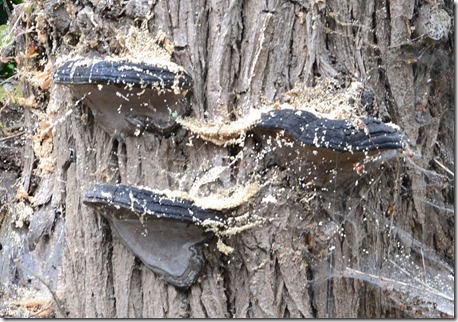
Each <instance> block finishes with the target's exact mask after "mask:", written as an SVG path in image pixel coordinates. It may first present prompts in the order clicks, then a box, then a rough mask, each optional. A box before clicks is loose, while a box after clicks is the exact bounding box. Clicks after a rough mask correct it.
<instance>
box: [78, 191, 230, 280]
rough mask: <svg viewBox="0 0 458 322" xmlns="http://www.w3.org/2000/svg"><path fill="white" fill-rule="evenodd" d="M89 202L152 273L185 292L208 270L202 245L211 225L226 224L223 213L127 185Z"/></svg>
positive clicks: (87, 196) (86, 200) (87, 198)
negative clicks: (207, 227)
mask: <svg viewBox="0 0 458 322" xmlns="http://www.w3.org/2000/svg"><path fill="white" fill-rule="evenodd" d="M83 203H84V204H85V205H87V206H90V207H92V208H94V209H96V210H97V212H98V213H100V214H101V215H103V216H104V217H105V218H106V219H107V220H108V221H109V222H110V225H111V227H112V229H113V230H114V231H116V233H117V235H118V236H119V237H120V240H121V241H122V243H123V244H124V245H125V246H126V247H127V248H128V249H129V250H131V251H132V252H133V253H134V254H135V256H137V257H138V258H139V259H140V260H141V261H142V262H143V263H144V264H145V265H146V266H147V267H148V268H150V269H151V270H152V271H154V272H155V273H157V274H158V275H159V276H161V278H163V279H164V280H166V281H167V282H169V283H171V284H173V285H175V286H177V287H181V288H187V287H189V286H191V285H192V284H193V283H194V282H195V281H196V279H197V278H198V276H199V275H200V273H201V271H202V267H203V264H204V257H203V255H202V249H201V244H202V243H203V242H204V241H205V240H206V239H208V238H209V234H208V233H206V231H205V226H208V225H212V224H214V225H224V219H223V217H222V214H221V213H220V212H218V211H213V210H206V209H202V208H200V207H197V206H195V205H194V204H193V203H192V202H190V201H188V200H185V199H182V198H172V197H167V196H166V195H165V194H163V193H160V192H155V191H152V190H149V189H146V188H140V187H134V186H129V185H122V184H97V185H95V186H93V187H91V188H90V189H89V190H88V191H87V192H86V194H85V196H84V199H83Z"/></svg>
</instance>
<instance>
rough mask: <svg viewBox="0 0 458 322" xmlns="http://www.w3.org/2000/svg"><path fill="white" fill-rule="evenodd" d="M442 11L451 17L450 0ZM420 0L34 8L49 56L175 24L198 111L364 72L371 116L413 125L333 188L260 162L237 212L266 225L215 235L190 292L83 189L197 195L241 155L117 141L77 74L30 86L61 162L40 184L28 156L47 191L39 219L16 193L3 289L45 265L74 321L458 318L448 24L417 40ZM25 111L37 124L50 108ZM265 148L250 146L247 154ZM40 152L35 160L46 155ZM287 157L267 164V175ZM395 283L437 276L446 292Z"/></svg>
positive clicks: (41, 194) (6, 228) (224, 183)
mask: <svg viewBox="0 0 458 322" xmlns="http://www.w3.org/2000/svg"><path fill="white" fill-rule="evenodd" d="M438 6H439V7H438V8H439V9H440V10H443V12H445V14H447V15H449V16H452V11H453V8H452V3H451V2H450V1H445V5H442V6H440V5H438ZM424 10H432V9H430V8H429V7H428V4H426V2H425V3H423V2H416V1H400V0H399V1H383V0H367V1H352V0H348V1H315V2H310V1H309V2H305V1H267V2H262V1H261V2H260V1H239V0H234V1H216V0H214V1H178V0H173V1H143V0H129V1H126V2H122V3H118V2H116V3H113V2H112V1H108V0H100V1H99V0H90V1H83V2H72V1H65V2H60V1H55V0H47V1H38V2H37V3H36V4H35V6H34V9H33V14H31V15H30V16H28V18H29V19H30V20H31V21H32V22H33V23H34V25H35V28H36V29H35V30H36V31H35V32H34V33H32V34H31V37H32V39H33V40H34V41H35V42H36V44H37V46H39V47H40V48H41V52H42V54H43V57H44V58H45V59H46V60H47V61H48V62H50V64H51V65H52V66H54V65H55V64H56V61H58V60H59V59H63V57H65V56H67V55H70V54H73V53H75V51H79V54H80V55H83V56H84V55H86V54H88V52H89V51H97V52H99V53H101V54H110V55H117V54H119V53H120V52H122V49H123V45H122V42H120V40H119V39H120V38H119V36H118V34H119V32H120V31H121V30H125V29H128V27H130V26H140V25H141V24H142V23H146V24H147V27H148V30H149V33H150V34H151V36H152V38H154V37H155V36H156V35H157V34H158V33H159V32H163V33H164V34H165V37H166V39H168V40H170V41H171V42H172V43H174V46H175V47H174V50H173V54H172V60H173V61H174V62H175V63H177V64H178V65H181V66H183V67H184V69H185V70H186V71H187V72H188V73H189V74H190V75H191V77H192V79H193V95H192V97H191V100H192V108H193V117H195V118H198V119H202V120H208V121H210V122H227V121H231V120H234V119H239V118H241V117H243V115H244V114H245V113H247V111H248V110H249V109H250V108H251V107H254V106H257V105H259V104H261V103H265V102H266V101H267V102H271V104H274V103H275V102H279V101H282V100H283V99H284V97H283V94H284V93H286V92H287V91H289V90H291V89H293V88H295V86H296V84H297V83H300V82H302V83H306V84H307V85H309V86H313V85H314V84H315V82H316V78H315V77H317V76H321V77H322V78H334V79H336V80H337V81H338V82H339V84H341V86H342V87H343V88H346V87H348V86H349V84H350V82H352V81H360V82H362V83H363V84H364V87H365V88H367V89H370V90H371V91H372V92H373V93H375V98H376V101H377V106H376V107H377V109H376V111H375V112H374V114H375V116H378V117H379V118H381V119H382V120H383V121H385V122H388V121H391V122H393V123H395V124H397V125H398V126H399V127H400V128H401V130H402V131H403V132H404V133H405V135H406V136H407V137H408V139H409V140H410V141H409V151H410V152H408V153H405V154H399V156H398V157H397V158H395V159H392V160H391V161H390V162H388V163H385V164H383V165H381V166H379V167H377V168H375V169H372V170H371V172H369V173H367V174H364V175H358V173H356V172H355V173H354V174H353V175H352V176H351V177H350V179H346V180H345V182H344V183H343V184H342V183H341V182H340V181H339V180H335V182H336V184H333V183H331V184H330V185H328V186H326V187H325V189H320V188H319V187H315V188H314V187H313V186H311V187H310V186H309V185H307V183H308V182H304V181H303V180H302V179H301V178H300V177H298V176H297V175H296V173H295V172H294V171H291V169H288V168H282V167H277V168H276V170H272V172H267V171H266V172H263V173H261V179H260V180H261V181H262V182H263V183H265V182H267V181H268V182H270V183H269V184H264V185H262V188H261V190H260V191H259V192H258V194H257V195H256V196H255V197H254V198H252V199H250V200H249V202H247V203H244V204H242V205H241V206H240V207H238V208H236V210H235V214H237V215H243V214H245V213H250V214H251V216H252V217H253V218H254V216H262V218H264V219H267V220H266V221H263V222H262V223H260V224H258V225H256V226H255V227H252V228H251V229H249V230H245V231H243V232H241V233H239V234H237V235H235V236H232V237H227V238H225V239H224V242H225V243H226V244H227V245H228V246H230V247H233V248H234V252H232V253H231V254H229V255H226V254H223V253H222V252H220V251H219V250H218V247H217V240H216V238H215V239H213V240H212V241H210V242H209V243H208V245H207V246H206V247H205V248H204V255H205V258H206V261H207V263H206V265H205V267H204V269H203V274H202V276H201V277H200V279H199V280H198V282H197V283H196V284H194V285H193V286H192V287H190V288H189V289H187V290H181V289H178V288H176V287H174V286H172V285H170V284H167V283H166V282H164V281H162V280H160V279H159V278H158V277H157V276H156V275H155V273H153V272H152V271H150V270H149V269H147V268H146V267H145V266H144V265H143V264H142V263H141V262H140V261H139V260H138V259H137V258H136V257H135V256H134V255H133V254H132V253H131V252H129V251H128V250H127V249H126V248H125V247H124V245H123V244H122V243H121V242H120V241H119V240H118V238H117V237H116V235H114V234H112V230H111V228H110V225H109V223H108V222H107V221H106V220H105V219H104V218H103V217H102V216H100V215H99V214H98V213H97V212H96V211H94V210H93V209H92V208H89V207H87V206H85V205H83V197H84V192H85V191H87V189H88V188H89V187H90V186H91V185H93V184H94V183H98V182H111V183H114V182H117V181H119V182H121V183H123V184H132V185H142V186H147V187H149V188H151V189H157V190H165V189H170V190H181V191H185V192H189V191H191V190H192V188H193V185H194V184H195V182H196V181H198V179H199V177H201V176H203V175H205V174H206V173H207V172H208V171H209V170H210V169H212V168H214V167H217V166H227V165H228V164H229V163H230V157H231V156H235V155H236V154H237V152H239V151H238V150H237V149H236V148H233V147H232V148H231V147H224V146H216V145H214V144H211V143H208V142H205V141H203V140H200V139H198V138H193V139H192V145H190V144H189V142H190V137H192V134H191V133H189V132H187V131H185V130H184V129H183V128H180V129H178V130H177V132H176V133H175V135H173V136H171V137H169V138H164V137H161V136H160V135H156V134H152V133H145V134H143V135H141V136H138V137H127V138H126V139H125V141H123V142H122V141H121V142H118V141H117V140H116V139H112V138H110V136H109V135H108V134H107V133H106V132H105V131H104V130H103V129H102V128H101V127H100V126H98V125H97V122H94V119H93V117H92V114H91V111H90V110H89V109H88V108H87V107H85V106H80V105H75V99H74V98H73V97H72V95H71V93H70V92H69V90H68V89H66V88H65V87H62V86H60V87H58V86H57V85H56V84H54V85H51V87H50V88H49V91H42V90H40V88H34V90H35V92H40V93H41V95H42V96H41V100H40V101H39V104H41V105H40V106H39V107H40V108H41V109H42V110H41V111H42V113H45V114H46V115H47V116H48V117H49V118H50V119H51V120H52V136H51V138H52V160H53V162H54V163H53V166H52V171H45V170H43V166H42V168H40V169H41V171H36V173H38V174H41V176H40V177H38V176H35V180H39V182H38V186H37V188H36V189H32V188H31V187H30V186H29V184H28V183H27V184H26V182H27V180H30V179H27V178H29V176H31V175H32V174H31V169H30V170H28V169H29V168H28V167H27V164H28V163H27V162H30V160H26V161H25V162H24V173H23V176H22V178H23V179H24V178H25V179H24V180H25V182H24V186H25V188H26V191H27V192H28V194H29V195H30V196H34V197H35V199H34V201H33V202H32V203H31V204H30V205H28V204H26V206H28V207H30V208H31V209H33V214H30V215H28V217H27V218H26V219H27V221H28V222H30V225H36V227H37V228H36V229H30V227H31V226H27V227H26V228H25V226H21V225H18V224H17V222H18V221H20V220H23V219H24V218H22V217H20V215H19V211H20V209H19V208H18V207H16V208H14V207H13V206H14V205H15V204H19V202H16V203H13V206H9V208H8V209H9V210H8V213H7V215H4V216H5V217H4V219H3V221H2V226H1V231H0V237H1V243H2V245H3V247H2V253H1V257H2V260H1V262H2V267H1V271H0V273H1V275H2V276H8V279H7V281H8V282H5V285H4V287H8V288H9V287H11V286H12V285H22V286H26V287H27V286H28V285H29V284H28V283H32V284H33V285H36V286H37V287H41V288H43V289H45V288H44V287H43V284H42V283H41V282H40V281H37V280H36V277H37V276H38V277H41V278H42V279H45V278H48V279H49V280H48V282H47V283H48V285H49V287H50V289H51V290H52V292H53V293H55V296H56V297H57V298H58V302H59V303H58V304H59V305H58V306H59V307H60V308H59V309H56V315H57V316H68V317H106V318H109V317H214V318H216V317H258V318H260V317H272V318H274V317H320V318H323V317H404V316H411V315H414V316H422V315H423V316H425V315H426V316H437V315H441V314H442V315H445V316H446V315H447V314H453V312H451V313H450V311H449V308H450V307H453V300H452V301H451V302H450V301H447V299H448V298H449V297H452V298H453V263H454V260H455V258H454V216H453V210H454V208H453V207H454V183H453V173H450V172H449V171H447V169H449V170H452V171H453V169H454V155H453V145H454V132H453V131H454V122H453V120H454V103H453V81H452V80H453V78H452V77H453V76H452V75H454V74H453V72H454V71H453V51H454V42H453V40H452V39H453V34H452V33H453V31H452V30H453V28H449V29H448V32H446V33H445V35H444V36H443V37H442V36H441V37H440V38H439V39H432V38H431V37H420V36H422V35H420V34H418V32H417V31H416V30H421V28H420V27H419V25H420V24H421V25H424V24H425V19H426V20H427V16H428V15H426V14H424V13H422V12H423V11H424ZM445 18H446V17H445ZM445 18H444V19H445ZM444 25H445V27H443V28H445V29H447V24H446V23H444ZM413 27H415V28H413ZM431 28H432V27H431ZM437 28H439V27H437ZM424 32H427V31H424ZM40 68H41V67H40ZM43 92H44V94H43ZM48 93H49V94H48ZM37 97H38V95H37ZM35 114H38V113H35ZM35 114H34V115H35ZM27 122H28V126H29V128H30V129H31V131H35V132H34V133H36V132H38V130H39V128H38V129H37V128H36V124H37V123H39V122H40V120H37V117H35V118H29V119H28V121H27ZM34 124H35V125H34ZM44 142H45V141H44V139H43V141H41V144H42V145H43V144H44ZM255 143H256V142H255V140H254V139H253V138H247V139H246V142H245V147H246V148H247V149H252V151H253V152H252V153H251V154H252V155H255V154H256V149H255ZM35 158H36V159H37V160H38V163H40V156H39V155H37V152H35ZM43 159H44V157H43ZM244 161H245V162H247V163H250V162H254V160H253V159H250V158H248V157H247V159H246V160H244ZM274 161H275V160H274ZM275 162H276V161H275ZM240 164H241V163H240ZM275 166H276V164H274V163H272V160H269V159H268V158H265V159H263V160H262V161H261V167H264V168H265V170H269V171H270V170H271V169H272V168H275ZM296 166H297V164H296ZM38 167H40V166H38ZM266 173H268V174H266ZM263 174H265V176H264V177H263ZM248 177H249V175H248V174H244V172H243V167H242V166H240V165H239V166H238V167H236V168H234V167H233V168H230V167H228V170H226V171H223V172H221V174H220V176H219V178H218V180H217V181H216V182H215V183H213V185H207V186H203V187H202V191H199V193H201V194H205V193H211V192H214V191H215V190H216V189H228V188H231V187H236V186H241V185H244V184H245V181H246V180H247V178H248ZM334 177H335V178H340V177H339V173H337V174H335V175H334ZM337 183H339V184H337ZM205 189H207V190H205ZM268 200H275V202H269V201H268ZM40 225H41V226H40ZM13 226H14V228H12V227H13ZM21 227H23V228H21ZM12 232H14V233H15V234H16V235H17V239H16V240H15V242H14V243H13V242H11V238H12V237H11V236H12V235H11V234H12ZM16 235H15V236H16ZM15 238H16V237H15ZM26 241H29V242H28V243H27V244H25V243H26ZM21 243H24V245H25V246H24V245H22V246H21V247H19V246H18V245H19V244H21ZM32 244H33V245H34V247H32V246H30V245H32ZM16 259H18V260H17V261H14V260H16ZM18 261H19V262H21V263H22V264H21V265H20V266H18V264H17V262H18ZM51 266H52V267H56V268H57V271H58V272H59V273H58V275H57V271H56V269H54V268H51ZM24 267H25V268H24ZM31 271H32V273H31ZM51 272H52V273H51ZM27 277H29V279H30V280H29V281H24V280H21V278H27ZM384 278H389V279H391V282H384V280H383V279H384ZM393 281H400V282H404V283H407V284H408V285H417V284H421V285H424V284H427V285H428V286H425V288H426V289H428V290H429V291H431V290H433V291H436V293H441V294H442V295H443V296H442V297H441V296H439V298H435V297H434V296H433V295H424V294H426V293H425V292H423V293H422V294H417V293H418V290H417V289H411V288H409V287H400V286H399V284H396V283H395V282H393ZM428 287H429V288H428ZM11 292H13V291H11ZM45 292H46V289H45ZM431 292H432V291H431ZM420 293H421V292H420ZM431 294H432V293H431ZM428 299H430V300H431V301H432V302H434V303H436V307H434V308H433V307H432V304H431V305H430V304H428V303H426V302H427V300H428ZM437 303H439V304H437Z"/></svg>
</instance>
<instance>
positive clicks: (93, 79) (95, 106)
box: [54, 58, 192, 139]
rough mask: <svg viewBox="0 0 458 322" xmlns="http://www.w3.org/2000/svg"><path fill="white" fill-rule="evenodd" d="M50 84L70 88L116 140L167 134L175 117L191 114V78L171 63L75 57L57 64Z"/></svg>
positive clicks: (173, 126) (172, 126)
mask: <svg viewBox="0 0 458 322" xmlns="http://www.w3.org/2000/svg"><path fill="white" fill-rule="evenodd" d="M54 80H55V82H56V83H57V84H61V85H64V86H67V87H69V88H70V90H71V91H72V94H73V96H74V97H75V98H77V99H80V100H82V102H83V103H84V104H85V105H87V106H88V107H89V108H90V109H91V110H92V112H93V114H94V117H95V119H96V120H97V122H98V123H99V124H100V125H101V126H102V127H103V128H104V129H105V131H106V132H108V134H110V135H111V136H113V137H116V138H120V139H124V138H125V137H127V136H132V135H140V134H141V133H142V132H143V131H149V132H155V133H158V134H161V135H168V134H170V133H171V132H172V131H173V130H174V129H175V127H176V118H177V117H178V116H184V115H188V114H189V113H190V112H191V110H190V102H189V97H190V93H191V87H192V79H191V77H190V76H189V75H188V74H187V73H186V72H185V71H184V69H183V68H181V67H180V66H178V65H176V64H173V63H171V62H167V64H164V63H161V64H159V63H158V64H152V63H146V62H132V61H129V60H127V59H123V58H118V59H115V58H106V59H102V58H77V59H72V60H69V61H66V62H64V63H63V64H61V65H60V66H59V67H58V68H57V70H56V72H55V73H54Z"/></svg>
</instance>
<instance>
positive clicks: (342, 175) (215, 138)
mask: <svg viewBox="0 0 458 322" xmlns="http://www.w3.org/2000/svg"><path fill="white" fill-rule="evenodd" d="M178 122H179V123H180V124H181V125H182V126H183V127H184V128H187V129H188V130H190V131H191V132H193V133H195V134H197V135H198V136H199V137H200V138H202V139H204V140H208V141H211V142H213V143H215V144H217V145H227V144H241V145H243V144H244V143H243V142H242V141H243V140H244V134H247V135H250V133H251V134H252V136H254V137H258V138H260V140H261V142H262V143H261V145H262V153H260V154H259V158H263V159H266V160H267V159H270V160H272V162H273V163H274V164H277V165H281V166H282V167H284V168H288V169H290V170H291V171H293V172H294V174H295V175H296V176H297V177H303V178H304V180H307V181H310V180H312V181H313V182H314V183H315V184H317V185H319V186H324V185H326V184H327V183H329V182H331V181H332V182H334V183H337V181H336V180H335V179H336V178H337V176H336V173H338V174H339V176H338V178H337V179H338V181H339V183H341V182H344V181H345V180H346V179H348V178H349V177H351V176H353V175H354V173H356V174H358V175H359V174H360V172H363V171H365V170H366V169H367V168H368V167H369V164H368V163H370V162H372V163H374V162H373V161H379V160H381V161H384V160H386V159H389V158H392V157H393V156H395V155H396V150H398V149H402V148H403V147H404V146H405V143H406V139H405V136H404V135H403V134H402V133H401V132H400V130H399V129H398V128H397V127H396V126H395V125H391V124H386V123H383V122H381V121H380V120H378V119H375V118H370V117H368V118H355V119H353V120H346V119H340V120H337V119H329V118H326V117H323V116H318V115H315V114H314V113H312V112H309V111H305V110H296V109H275V110H254V111H252V112H251V113H250V114H248V115H247V116H246V117H245V118H243V119H240V120H238V121H235V122H230V123H226V124H208V123H204V122H201V121H199V120H195V119H192V118H180V119H179V120H178ZM240 138H241V139H240ZM241 140H242V141H241ZM365 164H368V165H367V166H366V169H365V168H364V166H365Z"/></svg>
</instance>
